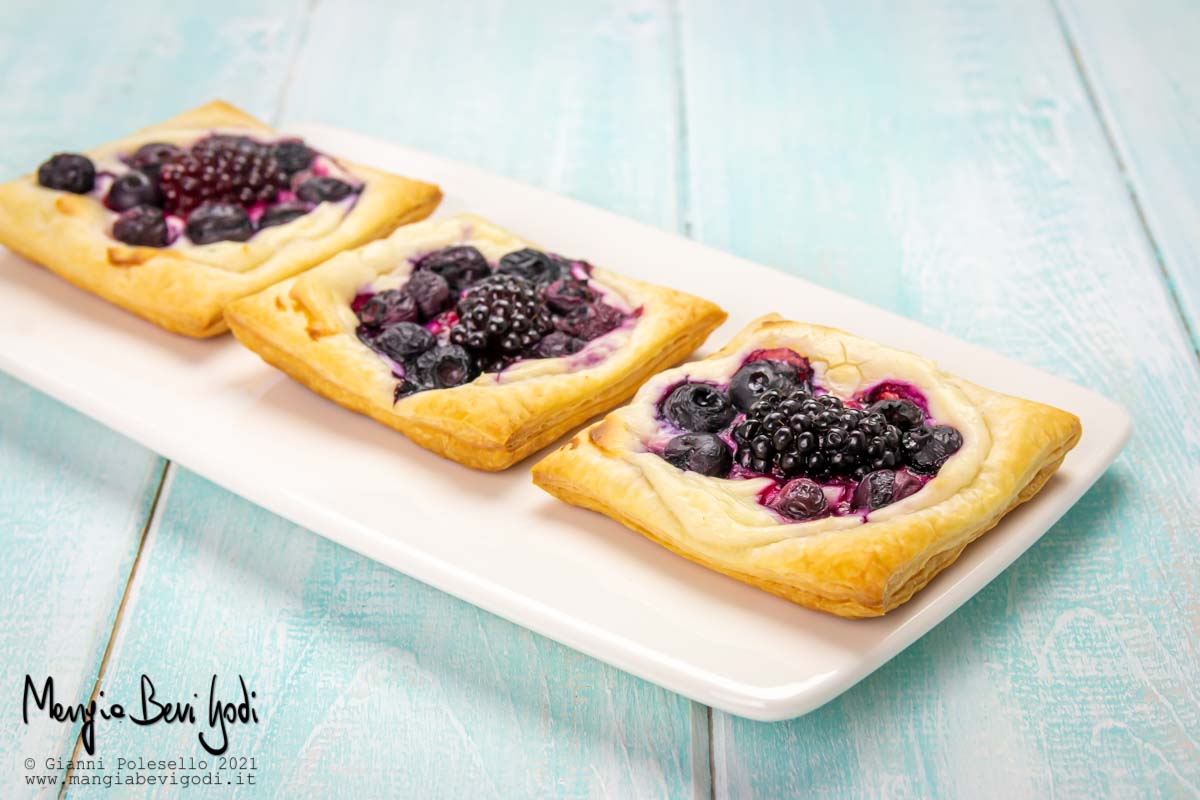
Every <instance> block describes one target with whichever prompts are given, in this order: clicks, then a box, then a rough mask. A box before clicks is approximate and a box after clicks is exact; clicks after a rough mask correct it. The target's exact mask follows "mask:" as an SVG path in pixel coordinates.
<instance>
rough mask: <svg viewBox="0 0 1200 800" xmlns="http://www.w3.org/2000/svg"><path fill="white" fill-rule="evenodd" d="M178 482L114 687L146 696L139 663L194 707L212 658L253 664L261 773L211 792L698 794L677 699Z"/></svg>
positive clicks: (150, 732) (111, 679)
mask: <svg viewBox="0 0 1200 800" xmlns="http://www.w3.org/2000/svg"><path fill="white" fill-rule="evenodd" d="M167 489H169V491H166V492H165V495H164V496H165V501H164V502H165V506H164V511H163V513H162V515H161V518H160V520H159V522H158V523H157V524H156V525H155V526H154V527H152V528H151V530H150V532H149V533H148V535H147V539H146V543H145V547H144V550H143V555H142V560H141V566H140V568H139V570H138V575H137V577H136V578H135V581H134V583H133V585H132V587H131V591H130V597H129V600H128V601H127V605H126V615H125V620H124V624H123V625H122V627H121V632H120V634H119V635H118V638H117V639H116V641H115V642H114V647H113V653H112V655H111V656H110V659H109V663H108V670H107V674H108V678H107V679H106V689H107V691H108V694H109V695H110V696H112V697H121V698H136V697H137V696H138V693H139V680H140V676H141V674H142V673H145V674H148V675H150V676H152V679H153V681H154V684H155V687H156V690H157V692H158V693H159V697H160V699H163V698H168V697H169V698H177V699H181V700H187V701H189V702H199V703H201V704H202V703H203V702H204V701H205V699H206V696H207V688H208V685H209V681H210V679H211V676H212V675H213V674H217V675H219V676H220V679H221V685H222V686H226V687H228V688H227V690H226V691H232V690H234V689H236V681H237V675H238V674H239V673H240V674H241V675H243V676H245V678H246V681H247V683H248V684H249V686H250V687H251V688H252V689H253V690H254V691H255V692H256V693H257V698H256V699H255V705H256V708H257V709H258V711H259V714H260V715H261V718H262V722H261V724H259V725H257V726H255V725H251V726H247V727H243V728H237V729H231V731H230V741H231V746H230V750H229V752H230V754H237V755H238V756H252V757H254V758H256V759H258V764H259V769H258V781H259V784H258V785H257V786H256V787H253V788H250V787H238V786H228V785H227V786H224V787H221V788H218V789H211V790H208V791H207V793H206V794H203V795H202V796H214V797H230V796H237V797H241V796H278V797H380V796H391V797H480V798H483V797H487V798H514V797H546V796H551V795H553V796H564V797H590V796H609V797H685V796H689V795H690V794H691V787H692V780H693V778H692V772H693V768H694V765H693V764H692V763H691V755H690V747H689V737H690V730H689V711H688V703H687V702H686V701H684V700H683V699H681V698H679V697H677V696H675V695H672V694H671V693H669V692H667V691H666V690H663V689H659V688H658V687H655V686H653V685H651V684H648V683H645V682H643V681H640V680H637V679H634V678H631V677H629V676H628V675H626V674H624V673H622V672H620V671H619V670H616V669H614V668H611V667H607V666H603V665H601V664H599V663H598V662H596V661H593V660H592V659H590V658H587V657H586V656H583V655H580V654H578V653H576V652H574V651H572V650H569V649H567V648H565V647H562V646H560V645H557V644H554V643H552V642H550V641H548V640H546V639H543V638H542V637H540V636H537V635H535V634H533V633H530V632H528V631H524V630H522V629H520V628H518V627H516V626H514V625H512V624H510V623H508V622H505V621H503V620H501V619H499V618H497V617H494V616H492V615H490V614H488V613H486V612H484V611H480V610H478V609H476V608H474V607H472V606H470V605H467V604H466V603H463V602H460V601H458V600H454V599H451V598H450V597H448V596H447V595H444V594H442V593H440V592H438V591H437V590H435V589H432V588H429V587H427V586H424V585H422V584H420V583H418V582H416V581H414V580H411V579H409V578H406V577H404V576H402V575H399V574H398V573H396V572H393V571H392V570H390V569H388V568H386V567H384V566H382V565H380V564H377V563H375V562H373V561H370V560H369V559H366V558H363V557H361V556H359V555H357V554H355V553H352V552H350V551H347V550H344V549H343V548H341V547H339V546H338V545H335V544H333V543H332V542H329V541H328V540H325V539H323V538H321V537H319V536H316V535H315V534H312V533H309V532H307V531H305V530H303V529H302V528H298V527H296V526H294V525H291V524H290V523H287V522H285V521H284V520H282V519H280V518H278V517H275V516H273V515H272V514H270V513H268V512H266V511H264V510H262V509H260V508H257V507H255V506H253V505H251V504H250V503H249V502H247V501H245V500H242V499H240V498H237V497H235V496H234V495H231V494H229V493H228V492H225V491H224V490H221V489H219V488H217V487H216V486H214V485H212V484H210V483H208V482H206V481H204V480H203V479H201V478H198V477H196V476H194V475H192V474H191V473H188V472H186V471H180V472H179V473H178V474H177V475H176V476H175V477H174V479H173V480H172V481H170V482H169V483H168V486H167ZM192 692H197V693H199V695H200V700H199V701H197V700H193V699H192V698H191V697H190V695H191V693H192ZM204 727H205V726H204V725H203V724H202V725H201V727H200V729H201V730H203V729H204ZM196 734H197V728H194V727H191V726H168V725H157V726H152V727H147V728H137V727H135V726H132V725H128V724H126V725H113V726H110V727H108V728H102V729H100V730H99V731H98V733H97V738H98V740H102V746H103V748H104V752H106V753H109V754H120V753H136V754H138V755H143V756H145V757H146V758H171V757H173V756H174V757H177V756H184V757H187V756H192V755H194V756H196V757H197V758H202V757H205V754H204V751H203V750H202V749H201V747H200V744H199V743H198V741H197V738H196ZM178 774H179V775H180V776H181V777H182V775H183V774H184V773H183V772H182V771H181V772H179V773H178ZM77 794H78V796H80V797H88V796H94V795H97V796H98V795H99V794H100V792H99V791H96V790H92V789H90V788H89V789H80V790H79V791H78V792H76V790H74V789H73V790H72V792H71V796H72V797H75V796H77ZM150 794H151V793H150V792H145V795H146V796H149V795H150ZM135 796H140V795H135Z"/></svg>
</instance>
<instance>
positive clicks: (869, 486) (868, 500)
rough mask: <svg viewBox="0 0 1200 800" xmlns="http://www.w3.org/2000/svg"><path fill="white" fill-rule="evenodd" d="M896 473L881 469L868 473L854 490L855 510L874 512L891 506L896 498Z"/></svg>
mask: <svg viewBox="0 0 1200 800" xmlns="http://www.w3.org/2000/svg"><path fill="white" fill-rule="evenodd" d="M895 491H896V473H895V472H892V471H891V470H890V469H880V470H876V471H875V472H871V473H868V474H867V475H866V476H864V477H863V479H862V481H861V482H859V484H858V487H857V488H856V489H855V490H854V508H855V509H857V510H859V511H874V510H875V509H877V508H883V507H884V506H886V505H889V504H890V503H891V502H892V500H893V498H894V497H895Z"/></svg>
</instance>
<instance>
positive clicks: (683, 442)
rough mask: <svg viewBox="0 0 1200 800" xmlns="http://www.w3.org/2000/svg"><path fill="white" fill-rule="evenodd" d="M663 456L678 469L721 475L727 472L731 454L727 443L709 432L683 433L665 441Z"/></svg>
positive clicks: (730, 462) (730, 465)
mask: <svg viewBox="0 0 1200 800" xmlns="http://www.w3.org/2000/svg"><path fill="white" fill-rule="evenodd" d="M663 458H664V459H666V460H667V461H669V462H670V463H671V464H673V465H675V466H676V467H679V469H682V470H687V471H688V472H698V473H700V474H701V475H708V476H718V475H719V476H721V477H724V476H726V475H728V474H729V469H730V467H732V466H733V456H732V454H731V453H730V452H729V445H727V444H725V442H723V441H721V438H720V437H719V436H715V435H714V434H711V433H685V434H683V435H682V436H676V437H675V438H674V439H672V440H671V441H669V442H667V446H666V448H664V449H663Z"/></svg>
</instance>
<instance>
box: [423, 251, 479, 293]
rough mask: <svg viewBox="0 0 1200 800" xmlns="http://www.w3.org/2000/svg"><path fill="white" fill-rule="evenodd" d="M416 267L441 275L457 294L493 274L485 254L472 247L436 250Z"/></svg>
mask: <svg viewBox="0 0 1200 800" xmlns="http://www.w3.org/2000/svg"><path fill="white" fill-rule="evenodd" d="M415 266H416V268H417V269H419V270H420V269H427V270H429V271H430V272H435V273H437V274H438V275H441V276H442V277H443V278H445V279H446V283H448V284H450V289H451V290H452V291H455V292H461V291H462V290H463V289H465V288H467V286H469V285H471V284H472V283H475V282H476V281H478V280H480V279H482V278H486V277H487V276H488V275H490V274H491V272H492V268H491V267H489V266H488V263H487V259H485V258H484V257H483V253H481V252H479V251H478V250H476V249H475V248H474V247H471V246H470V245H460V246H456V247H446V248H443V249H441V250H436V251H434V252H432V253H429V254H427V255H424V256H422V257H421V258H419V259H417V261H416V264H415Z"/></svg>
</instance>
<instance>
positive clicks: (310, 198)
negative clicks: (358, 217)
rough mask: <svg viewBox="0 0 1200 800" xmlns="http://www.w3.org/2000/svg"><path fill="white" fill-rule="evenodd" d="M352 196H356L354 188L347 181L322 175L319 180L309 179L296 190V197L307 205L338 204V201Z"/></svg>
mask: <svg viewBox="0 0 1200 800" xmlns="http://www.w3.org/2000/svg"><path fill="white" fill-rule="evenodd" d="M352 194H354V187H353V186H351V185H350V184H348V183H346V182H345V181H339V180H338V179H337V178H330V177H329V176H327V175H322V176H321V177H318V178H309V179H308V180H306V181H305V182H304V183H302V184H300V188H299V189H297V190H296V197H299V198H300V199H301V200H303V201H304V202H306V203H324V202H330V203H336V202H337V201H338V200H344V199H346V198H347V197H349V196H350V195H352Z"/></svg>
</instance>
